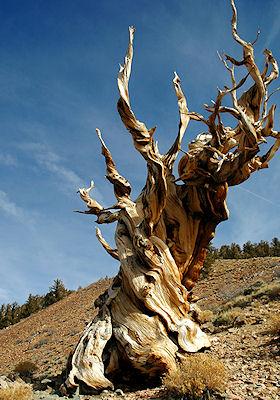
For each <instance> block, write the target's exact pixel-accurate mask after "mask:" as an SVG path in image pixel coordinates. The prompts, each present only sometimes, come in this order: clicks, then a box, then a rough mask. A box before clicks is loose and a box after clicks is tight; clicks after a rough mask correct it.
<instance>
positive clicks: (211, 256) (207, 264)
mask: <svg viewBox="0 0 280 400" xmlns="http://www.w3.org/2000/svg"><path fill="white" fill-rule="evenodd" d="M254 257H280V240H279V239H278V238H273V239H272V241H271V242H270V243H269V242H267V241H265V240H261V241H260V242H259V243H251V242H250V241H248V242H246V243H244V244H243V246H240V245H239V244H237V243H231V244H224V245H222V246H221V247H220V248H219V249H217V248H215V247H214V246H213V245H212V244H211V243H210V245H209V246H208V252H207V256H206V259H205V261H204V265H203V268H202V271H201V278H202V279H204V278H206V277H207V276H208V274H209V272H210V271H211V268H212V265H213V264H214V262H215V260H216V259H235V260H236V259H245V258H254Z"/></svg>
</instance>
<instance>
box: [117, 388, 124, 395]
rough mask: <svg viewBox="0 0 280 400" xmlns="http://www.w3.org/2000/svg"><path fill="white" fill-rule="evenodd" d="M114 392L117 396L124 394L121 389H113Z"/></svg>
mask: <svg viewBox="0 0 280 400" xmlns="http://www.w3.org/2000/svg"><path fill="white" fill-rule="evenodd" d="M115 393H116V394H117V395H118V396H124V392H123V391H122V390H121V389H117V390H115Z"/></svg>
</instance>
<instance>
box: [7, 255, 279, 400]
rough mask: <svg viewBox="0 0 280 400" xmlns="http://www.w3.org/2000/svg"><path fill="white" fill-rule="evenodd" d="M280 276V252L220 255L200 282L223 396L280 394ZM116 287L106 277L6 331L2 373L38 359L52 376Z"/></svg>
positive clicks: (154, 394) (41, 374)
mask: <svg viewBox="0 0 280 400" xmlns="http://www.w3.org/2000/svg"><path fill="white" fill-rule="evenodd" d="M279 278H280V257H274V258H258V259H247V260H219V261H216V262H215V264H214V265H213V267H212V270H211V271H210V273H209V275H208V277H207V278H206V279H203V280H201V281H200V282H199V283H198V284H197V286H196V287H195V290H194V293H193V295H194V298H195V297H196V298H198V301H197V305H198V306H199V307H200V308H201V309H202V312H201V313H200V315H199V318H200V320H201V323H202V325H203V329H204V330H206V331H207V332H208V334H209V335H210V337H211V340H212V348H211V350H209V352H210V354H213V355H215V356H217V357H218V358H219V359H221V360H222V361H223V362H224V364H225V365H226V367H227V369H228V371H229V376H230V378H229V384H228V389H227V392H226V394H225V397H224V398H227V399H232V400H234V399H235V400H238V399H239V400H242V399H244V400H247V399H267V400H269V399H279V398H280V396H279V395H278V392H280V382H279V361H280V354H279V342H278V343H277V338H279V336H278V333H279V319H280V317H279V297H280V281H279ZM109 284H110V280H109V279H104V280H100V281H99V282H97V283H94V284H92V285H90V286H89V287H87V288H85V289H81V290H79V291H77V292H75V293H72V294H71V295H70V296H68V297H67V298H65V299H63V300H61V301H60V302H58V303H55V304H53V305H52V306H50V307H48V308H47V309H45V310H42V311H40V312H38V313H37V314H34V315H32V316H30V317H29V318H27V319H25V320H23V321H21V322H19V323H17V324H16V325H13V326H11V327H9V328H6V329H3V330H1V331H0V348H1V352H0V374H2V375H8V374H9V373H11V372H13V370H14V369H15V367H16V366H17V365H18V364H19V363H20V362H22V361H31V362H32V363H34V364H35V365H36V367H37V370H36V371H35V377H37V378H39V379H40V380H42V379H44V378H48V379H50V380H53V379H54V377H55V376H57V375H59V374H60V373H61V371H62V370H63V368H64V367H65V364H66V361H67V357H68V354H69V352H70V351H71V350H73V348H74V346H75V345H76V343H77V341H78V339H79V336H80V335H81V333H82V331H83V329H84V327H85V325H86V324H87V322H89V321H90V320H91V319H92V318H93V316H94V315H95V310H94V308H93V302H94V300H95V299H96V298H97V297H98V295H99V294H100V293H101V292H103V291H104V290H105V289H106V288H107V287H108V285H109ZM40 396H41V397H40V398H42V399H43V398H49V397H44V395H40ZM42 396H43V397H42ZM106 396H107V397H106ZM162 396H164V392H163V391H162V389H161V388H155V389H149V390H141V391H138V392H134V393H126V394H125V398H127V399H136V398H137V399H144V398H145V399H148V398H158V399H160V398H163V397H162ZM38 398H39V397H38ZM102 398H103V399H105V398H111V396H110V395H109V394H107V395H105V397H104V396H103V397H102Z"/></svg>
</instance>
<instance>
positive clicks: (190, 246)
mask: <svg viewBox="0 0 280 400" xmlns="http://www.w3.org/2000/svg"><path fill="white" fill-rule="evenodd" d="M231 7H232V21H231V27H232V35H233V38H234V40H235V41H236V42H237V43H238V44H239V45H240V46H241V48H242V51H243V57H242V60H241V61H237V60H235V59H234V58H233V57H231V56H229V55H226V56H220V58H221V60H222V61H223V63H224V66H225V67H226V69H227V70H228V71H229V74H230V80H231V87H225V88H224V89H222V90H220V89H219V90H218V93H217V96H216V100H215V101H214V102H213V103H214V104H213V105H211V106H208V105H205V108H206V111H207V112H208V113H209V115H208V117H204V116H202V115H201V114H198V113H196V112H194V111H189V109H188V106H187V100H186V97H185V95H184V93H183V90H182V87H181V82H180V78H179V76H178V75H177V74H176V73H175V78H174V80H173V84H174V89H175V94H176V96H177V101H178V108H179V118H180V120H179V129H178V134H177V137H176V139H175V141H174V143H173V145H171V147H170V149H169V150H168V152H167V153H166V154H165V155H162V154H160V152H159V149H158V147H157V143H156V142H155V141H154V133H155V128H151V129H148V128H147V127H146V125H145V124H144V123H143V122H140V121H139V120H138V119H137V118H136V115H135V113H134V111H133V110H132V106H131V102H130V95H129V79H130V75H131V68H132V60H133V41H134V34H135V28H134V27H130V28H129V43H128V49H127V53H126V56H125V60H124V64H123V65H122V66H121V67H120V71H119V75H118V88H119V93H120V98H119V101H118V112H119V114H120V117H121V119H122V121H123V123H124V126H125V127H126V128H127V130H128V131H129V132H130V134H131V137H132V140H133V144H134V147H135V149H136V150H137V151H138V152H139V153H140V154H141V155H142V157H143V158H144V160H145V162H146V165H147V180H146V184H145V187H144V189H143V191H142V192H141V193H140V195H139V196H138V198H137V199H136V200H135V201H133V200H132V199H131V197H130V194H131V186H130V184H129V182H128V181H127V179H125V178H124V177H123V176H122V175H120V174H119V172H118V170H117V167H116V164H115V162H114V161H113V158H112V155H111V152H110V151H109V149H108V147H107V146H106V144H105V142H104V140H103V138H102V136H101V132H100V131H99V130H98V129H97V135H98V138H99V140H100V143H101V149H102V154H103V156H104V158H105V162H106V173H107V175H106V177H107V179H108V180H109V181H110V182H111V183H112V185H113V187H114V194H115V197H116V199H117V202H116V204H114V205H113V206H112V207H110V208H106V209H105V208H104V207H103V206H102V205H100V204H99V203H98V202H96V201H95V200H94V199H92V198H91V197H90V190H91V189H92V188H93V186H94V185H93V183H91V185H90V187H89V188H88V189H80V190H79V192H80V195H81V198H82V200H83V201H84V202H85V203H86V205H87V207H88V210H87V211H85V213H88V214H94V215H96V216H97V223H100V224H101V223H111V222H117V227H116V234H115V241H116V249H112V248H111V247H110V246H109V244H108V243H107V242H106V241H105V239H104V238H103V237H102V235H101V232H100V231H99V230H97V237H98V240H99V241H100V243H101V245H102V246H103V247H104V249H105V250H106V251H107V252H108V253H109V254H110V255H111V256H113V257H114V258H116V259H118V260H119V261H120V264H121V267H120V270H119V273H118V275H117V276H116V278H115V279H114V282H113V284H112V286H111V287H110V289H109V290H108V291H107V292H106V293H105V294H104V295H102V296H101V297H100V298H99V299H98V301H97V304H96V305H97V306H98V307H99V310H100V311H99V314H98V315H97V317H96V318H95V319H94V321H93V322H92V323H91V324H90V325H89V326H88V327H87V329H86V331H85V333H84V335H83V337H82V338H81V340H80V342H79V343H78V345H77V348H76V350H75V352H74V355H73V357H72V367H71V371H70V374H69V376H68V379H67V381H66V383H65V385H66V387H68V388H71V387H74V386H75V385H78V384H79V382H83V383H84V384H86V385H88V386H90V387H92V388H95V389H98V390H101V389H104V388H107V387H113V384H112V380H114V374H116V372H118V371H119V369H120V368H122V367H121V365H124V364H126V365H129V366H131V367H133V368H135V369H136V370H138V371H140V372H141V373H144V374H147V375H148V376H150V377H151V376H160V375H162V374H163V373H165V372H166V371H168V370H171V369H173V368H175V367H176V362H177V361H178V359H181V358H182V357H183V358H184V357H186V356H187V355H188V353H192V352H197V351H199V350H201V349H203V348H205V347H209V346H210V342H209V339H208V338H207V336H206V334H205V333H203V332H202V331H201V329H200V327H199V325H198V322H197V321H196V320H195V319H194V315H195V313H193V312H192V310H193V309H194V307H193V304H192V296H191V289H192V288H193V286H194V285H195V282H196V281H197V279H198V278H199V274H200V271H201V268H202V267H203V263H204V260H205V257H206V252H207V246H208V244H209V243H210V241H211V240H212V239H213V237H214V235H215V229H216V226H217V225H218V224H219V223H220V222H221V221H224V220H226V219H227V218H228V216H229V212H228V209H227V205H226V196H227V190H228V186H234V185H237V184H239V183H241V182H243V181H245V180H246V179H248V178H249V177H250V175H251V174H252V173H253V172H255V171H257V170H260V169H262V168H267V167H268V163H269V162H270V160H271V159H272V158H273V157H274V156H275V154H276V152H277V150H278V149H279V147H280V134H279V132H278V131H275V130H274V113H275V106H274V105H272V106H271V107H270V108H269V111H268V112H267V107H268V102H269V100H270V95H269V93H268V86H269V84H270V83H271V82H272V81H273V80H275V79H277V78H278V75H279V70H278V65H277V62H276V60H275V58H274V57H273V55H272V53H271V51H270V50H265V52H264V56H265V67H264V69H263V71H262V72H260V70H259V68H258V66H257V64H256V62H255V57H254V46H253V45H254V43H250V42H247V41H245V40H244V39H242V38H241V37H240V35H239V34H238V30H237V11H236V7H235V3H234V1H233V0H231ZM242 66H245V67H246V68H247V71H248V72H247V74H246V75H245V76H244V78H242V79H241V80H240V81H239V82H236V79H235V68H239V67H242ZM249 77H250V78H252V80H253V85H252V87H250V88H249V89H248V90H246V91H245V92H244V93H243V94H241V95H239V90H240V88H241V87H242V86H243V85H244V83H245V81H246V79H247V78H249ZM226 96H230V97H231V101H232V106H231V107H229V106H224V105H223V101H224V98H225V97H226ZM224 114H230V115H231V116H233V117H234V119H235V121H236V124H237V125H236V126H234V127H228V126H225V125H224V124H223V122H222V116H223V115H224ZM190 121H198V122H202V123H203V124H204V127H205V129H206V131H204V132H201V133H200V134H199V135H198V136H197V137H196V139H195V140H193V141H192V142H191V143H189V147H188V150H187V151H186V152H184V153H185V154H184V155H183V156H182V157H181V159H180V161H179V165H178V172H179V177H178V178H177V179H176V178H175V176H174V172H173V167H174V163H175V161H176V158H177V157H178V154H179V152H180V150H181V146H182V141H183V137H184V133H185V130H186V128H187V126H188V124H189V122H190ZM267 137H271V138H272V140H274V143H273V144H272V146H271V147H270V149H269V150H268V151H267V152H266V153H265V154H263V155H260V154H259V153H260V149H261V145H262V143H263V142H264V141H265V138H267ZM179 181H180V183H179V184H178V182H179ZM64 389H65V386H64Z"/></svg>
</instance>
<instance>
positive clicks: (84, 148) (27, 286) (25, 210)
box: [0, 0, 280, 303]
mask: <svg viewBox="0 0 280 400" xmlns="http://www.w3.org/2000/svg"><path fill="white" fill-rule="evenodd" d="M236 4H237V7H238V11H239V26H240V33H241V34H242V35H243V36H244V38H245V39H247V40H253V39H254V37H255V33H256V30H257V29H258V28H260V29H261V31H262V33H261V37H260V39H259V41H258V43H257V45H256V56H257V59H258V60H259V61H260V63H262V50H263V49H264V48H265V47H267V46H268V47H270V48H271V49H272V50H273V52H274V55H275V56H276V57H277V58H278V60H280V54H279V53H280V50H279V39H280V37H279V36H280V28H279V27H280V25H279V14H280V12H279V4H278V2H277V1H276V0H267V1H265V2H264V1H258V0H254V1H253V0H246V1H245V0H242V1H241V0H239V1H238V0H236ZM230 17H231V10H230V4H229V1H226V0H215V1H209V0H196V1H195V2H194V1H191V0H185V1H177V0H168V1H167V0H166V1H156V0H155V1H144V0H143V1H142V0H141V1H140V0H139V1H134V2H131V1H128V0H123V1H122V2H118V1H113V0H107V1H95V0H81V1H77V0H76V1H73V0H49V1H43V0H36V1H35V0H33V1H29V0H25V1H24V2H23V1H14V0H10V1H0V19H1V21H0V22H1V23H0V52H1V65H0V85H1V91H0V103H1V104H0V117H1V118H0V121H1V122H0V124H1V136H0V137H1V146H0V182H1V185H0V221H1V222H0V303H3V302H12V301H14V300H16V301H18V302H22V301H24V300H25V298H26V297H27V296H28V294H29V293H33V294H35V293H43V292H46V291H47V290H48V286H49V285H50V284H51V283H52V281H53V279H55V278H57V277H59V278H61V279H62V280H63V281H64V282H65V284H66V285H67V287H70V288H72V289H74V288H77V287H78V286H80V285H81V286H85V285H87V284H89V283H91V282H93V281H95V280H97V279H99V278H100V277H102V276H105V275H114V274H115V273H116V272H117V270H118V263H117V262H116V261H114V260H113V259H111V258H110V257H109V256H108V255H107V254H106V253H105V252H104V250H103V249H102V248H101V246H100V245H99V243H98V242H97V240H96V239H95V234H94V227H95V224H94V218H92V217H90V216H86V215H81V214H76V213H73V210H76V209H84V205H83V204H82V202H81V201H80V199H79V197H78V195H77V194H76V190H77V189H78V187H81V186H87V185H88V183H89V181H90V180H91V179H93V180H94V182H95V185H96V189H95V191H94V193H93V196H95V198H96V199H97V200H98V201H100V202H102V204H104V205H107V206H109V205H111V204H112V203H113V202H114V198H113V194H112V188H111V186H110V184H109V183H108V182H107V181H105V180H104V174H105V169H104V162H103V159H102V156H101V155H100V146H99V143H98V140H97V137H96V135H95V128H96V127H99V128H100V129H101V131H102V133H103V137H104V139H105V141H106V143H107V144H108V146H109V147H110V149H111V151H112V153H113V156H114V159H115V161H116V162H117V165H118V167H119V170H120V172H121V173H123V174H124V175H125V176H126V177H127V178H128V179H129V180H130V182H131V183H132V185H133V194H134V196H135V197H136V196H137V194H138V193H139V191H140V190H141V187H142V186H143V184H144V181H145V164H144V162H143V160H142V159H141V157H140V156H139V155H138V154H137V153H136V152H135V150H134V148H133V146H132V143H131V140H130V137H129V134H128V133H127V132H126V130H125V129H124V127H123V126H122V123H121V121H120V118H119V116H118V114H117V111H116V102H117V99H118V91H117V85H116V77H117V72H118V64H119V63H120V62H122V61H123V56H124V54H125V50H126V46H127V40H128V31H127V28H128V26H129V25H135V26H136V29H137V31H136V38H135V58H134V64H133V71H132V78H131V85H130V91H131V99H132V104H133V108H134V110H135V112H136V115H137V116H138V118H139V119H141V120H143V121H145V123H146V124H147V126H149V127H152V126H155V125H156V126H157V131H156V138H157V139H158V141H159V145H160V149H161V151H162V152H164V151H165V150H167V148H168V146H169V145H170V143H171V142H172V141H173V139H174V137H175V135H176V134H177V126H178V110H177V104H176V98H175V95H174V92H173V88H172V78H173V71H174V70H176V71H177V72H178V74H179V75H180V77H181V79H182V86H183V88H184V91H185V94H186V96H187V99H188V104H189V108H190V109H191V110H193V111H197V112H202V111H203V109H202V106H203V103H209V102H210V101H211V99H213V98H215V95H216V87H217V86H220V87H222V85H223V84H224V83H227V82H228V76H227V74H226V72H225V71H224V69H223V66H222V65H221V63H220V62H219V61H218V59H217V56H216V50H220V51H223V50H225V51H227V52H228V53H231V54H232V55H235V56H236V57H237V58H241V51H240V48H238V46H237V45H236V44H235V43H234V42H233V40H232V38H231V33H230ZM274 102H276V103H279V95H277V94H276V95H275V96H274ZM202 129H203V127H201V126H199V125H197V124H196V125H195V124H191V125H190V126H189V128H188V130H187V134H186V137H185V141H184V144H183V148H187V143H188V141H189V140H191V139H192V138H193V137H194V136H195V135H196V134H198V133H199V131H201V130H202ZM276 129H279V117H278V114H277V116H276ZM279 172H280V161H279V156H278V157H276V158H275V159H274V160H273V161H272V162H271V166H270V168H269V169H268V170H263V171H261V172H259V173H256V174H255V175H254V176H252V177H251V179H250V180H249V181H248V182H246V183H244V184H242V185H240V186H239V187H234V188H232V189H231V190H230V193H229V197H228V205H229V209H230V212H231V215H230V219H229V221H227V222H224V223H223V224H221V225H220V226H219V227H218V229H217V234H216V238H215V241H214V244H215V245H217V246H218V245H221V244H223V243H230V242H233V241H235V242H238V243H243V242H245V241H247V240H251V241H259V240H261V239H266V240H271V239H272V238H273V237H274V236H279V223H280V203H279V183H278V179H279V178H278V177H279V175H280V174H279ZM101 228H102V232H103V235H104V236H105V237H106V239H107V240H108V241H109V242H111V243H113V234H114V227H113V226H108V227H107V226H102V227H101Z"/></svg>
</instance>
